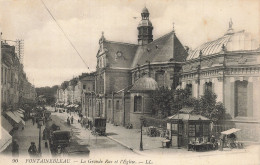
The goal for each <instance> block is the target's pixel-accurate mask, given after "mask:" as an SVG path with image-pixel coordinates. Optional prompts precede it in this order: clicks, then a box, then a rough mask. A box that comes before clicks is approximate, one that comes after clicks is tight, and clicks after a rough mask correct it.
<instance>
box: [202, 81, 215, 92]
mask: <svg viewBox="0 0 260 165" xmlns="http://www.w3.org/2000/svg"><path fill="white" fill-rule="evenodd" d="M204 87H205V88H204V92H206V91H209V92H212V91H213V90H212V82H206V83H205V86H204Z"/></svg>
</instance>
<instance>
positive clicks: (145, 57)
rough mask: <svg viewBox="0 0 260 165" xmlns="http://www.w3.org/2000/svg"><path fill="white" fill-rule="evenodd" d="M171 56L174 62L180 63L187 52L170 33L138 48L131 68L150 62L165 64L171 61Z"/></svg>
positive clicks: (172, 33)
mask: <svg viewBox="0 0 260 165" xmlns="http://www.w3.org/2000/svg"><path fill="white" fill-rule="evenodd" d="M173 38H174V43H173ZM173 44H174V46H173ZM173 47H174V51H173ZM173 54H174V55H173ZM173 56H174V59H175V61H178V62H182V61H184V60H185V58H186V56H187V52H186V51H185V49H184V47H183V46H182V44H181V43H180V41H179V39H178V38H177V37H176V35H175V34H174V32H170V33H167V34H166V35H164V36H162V37H160V38H158V39H156V40H154V41H153V42H151V43H149V44H147V45H143V46H139V47H138V49H137V52H136V54H135V58H134V61H133V63H132V68H134V67H136V66H137V64H139V65H143V64H145V63H146V61H150V62H151V63H153V62H166V61H169V60H170V59H172V58H173Z"/></svg>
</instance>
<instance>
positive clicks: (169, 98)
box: [152, 87, 173, 118]
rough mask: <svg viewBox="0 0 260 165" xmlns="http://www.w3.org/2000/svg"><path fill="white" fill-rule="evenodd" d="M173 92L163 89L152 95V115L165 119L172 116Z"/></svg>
mask: <svg viewBox="0 0 260 165" xmlns="http://www.w3.org/2000/svg"><path fill="white" fill-rule="evenodd" d="M172 103H173V92H172V90H170V89H169V88H166V87H161V88H159V89H157V90H155V91H154V92H153V93H152V114H153V115H155V116H157V117H159V118H164V117H167V116H169V115H170V114H171V108H172Z"/></svg>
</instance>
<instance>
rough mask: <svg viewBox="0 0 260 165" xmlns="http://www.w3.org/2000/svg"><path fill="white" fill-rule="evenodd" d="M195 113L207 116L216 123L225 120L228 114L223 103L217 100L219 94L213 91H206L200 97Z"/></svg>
mask: <svg viewBox="0 0 260 165" xmlns="http://www.w3.org/2000/svg"><path fill="white" fill-rule="evenodd" d="M193 113H195V114H200V115H202V116H205V117H207V118H209V119H211V120H212V121H213V122H214V123H216V122H218V121H219V120H224V119H226V117H225V116H228V115H227V114H226V113H225V107H224V105H223V103H221V102H217V95H216V94H215V93H213V92H211V91H205V93H204V95H203V96H201V97H200V98H199V100H198V104H197V106H195V107H194V112H193Z"/></svg>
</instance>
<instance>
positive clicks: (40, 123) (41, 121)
mask: <svg viewBox="0 0 260 165" xmlns="http://www.w3.org/2000/svg"><path fill="white" fill-rule="evenodd" d="M42 125H43V119H42V118H39V120H38V127H39V148H38V152H39V154H40V155H41V127H42Z"/></svg>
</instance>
